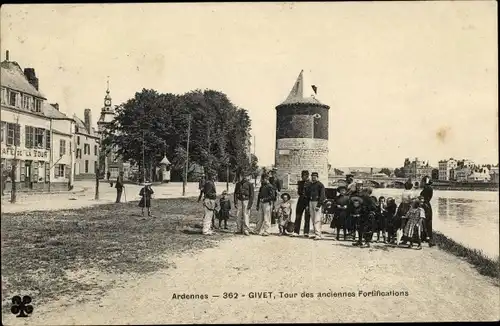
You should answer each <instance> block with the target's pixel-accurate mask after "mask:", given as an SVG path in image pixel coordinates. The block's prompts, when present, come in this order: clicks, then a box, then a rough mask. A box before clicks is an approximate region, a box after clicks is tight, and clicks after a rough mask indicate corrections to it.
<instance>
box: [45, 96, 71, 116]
mask: <svg viewBox="0 0 500 326" xmlns="http://www.w3.org/2000/svg"><path fill="white" fill-rule="evenodd" d="M42 108H43V115H44V116H46V117H47V118H51V119H69V120H71V118H70V117H68V116H67V115H66V114H64V113H62V112H61V111H59V110H58V109H56V108H55V107H54V106H53V105H52V104H49V103H47V102H45V101H44V102H43V106H42Z"/></svg>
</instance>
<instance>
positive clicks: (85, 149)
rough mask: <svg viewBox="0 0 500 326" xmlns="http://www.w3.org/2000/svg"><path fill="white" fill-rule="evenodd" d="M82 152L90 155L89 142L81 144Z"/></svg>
mask: <svg viewBox="0 0 500 326" xmlns="http://www.w3.org/2000/svg"><path fill="white" fill-rule="evenodd" d="M83 154H85V155H90V145H89V144H83Z"/></svg>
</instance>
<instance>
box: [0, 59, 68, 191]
mask: <svg viewBox="0 0 500 326" xmlns="http://www.w3.org/2000/svg"><path fill="white" fill-rule="evenodd" d="M73 133H74V121H73V119H70V118H69V117H67V116H66V115H65V114H64V113H62V112H60V111H59V106H58V105H55V106H54V105H51V104H49V103H47V101H46V98H45V97H44V96H43V95H42V94H41V93H40V91H39V80H38V78H37V77H36V74H35V69H33V68H26V69H24V71H23V69H21V67H20V66H19V64H18V63H17V62H15V61H9V54H8V51H7V53H6V59H5V60H4V61H3V62H2V63H1V152H2V155H1V163H2V171H9V173H10V172H11V171H12V168H13V167H14V166H15V181H16V184H17V189H18V190H20V191H23V190H36V191H43V190H49V189H50V190H56V189H66V190H67V189H68V188H69V187H71V186H72V185H73V176H74V171H73V163H74V148H73V146H72V142H73ZM11 181H12V180H11V178H9V179H7V185H6V188H7V191H8V190H9V189H10V188H11V186H12V182H11Z"/></svg>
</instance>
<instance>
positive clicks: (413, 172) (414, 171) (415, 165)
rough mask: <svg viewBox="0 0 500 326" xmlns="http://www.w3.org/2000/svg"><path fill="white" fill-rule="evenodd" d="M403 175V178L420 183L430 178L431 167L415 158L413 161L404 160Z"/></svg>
mask: <svg viewBox="0 0 500 326" xmlns="http://www.w3.org/2000/svg"><path fill="white" fill-rule="evenodd" d="M403 173H404V176H405V178H411V179H413V180H414V181H417V182H420V180H422V179H423V178H424V177H426V176H428V177H431V175H432V166H430V165H429V162H428V161H427V162H426V161H422V160H419V159H418V157H415V159H414V160H413V161H410V159H409V158H406V159H405V162H404V165H403Z"/></svg>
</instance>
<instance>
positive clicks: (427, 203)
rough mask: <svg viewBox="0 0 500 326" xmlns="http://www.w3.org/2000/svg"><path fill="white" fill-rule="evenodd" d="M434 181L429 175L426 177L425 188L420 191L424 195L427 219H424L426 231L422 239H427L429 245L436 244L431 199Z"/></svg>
mask: <svg viewBox="0 0 500 326" xmlns="http://www.w3.org/2000/svg"><path fill="white" fill-rule="evenodd" d="M431 185H432V181H431V180H430V178H429V177H425V181H424V189H422V191H421V192H420V196H421V197H422V201H421V204H422V208H423V209H424V211H425V221H424V229H423V230H424V232H422V241H424V240H425V241H427V242H428V243H429V247H432V246H434V241H433V238H432V206H431V199H432V196H433V194H434V190H433V189H432V186H431Z"/></svg>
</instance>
